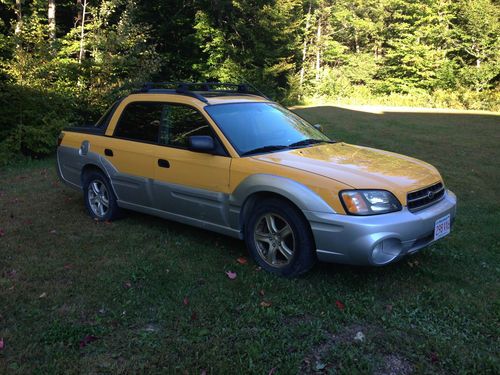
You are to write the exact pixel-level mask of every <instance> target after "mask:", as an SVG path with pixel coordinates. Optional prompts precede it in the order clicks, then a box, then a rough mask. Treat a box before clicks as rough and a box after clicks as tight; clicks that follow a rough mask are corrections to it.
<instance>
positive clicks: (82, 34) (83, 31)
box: [78, 0, 87, 64]
mask: <svg viewBox="0 0 500 375" xmlns="http://www.w3.org/2000/svg"><path fill="white" fill-rule="evenodd" d="M86 9H87V0H83V9H82V31H81V33H80V56H79V57H78V63H79V64H81V63H82V59H83V50H84V48H83V47H84V38H85V10H86Z"/></svg>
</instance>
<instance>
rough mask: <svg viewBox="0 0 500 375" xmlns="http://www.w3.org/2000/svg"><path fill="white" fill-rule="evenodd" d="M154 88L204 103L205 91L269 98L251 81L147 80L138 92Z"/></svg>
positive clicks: (205, 100) (206, 101)
mask: <svg viewBox="0 0 500 375" xmlns="http://www.w3.org/2000/svg"><path fill="white" fill-rule="evenodd" d="M154 89H166V90H169V91H168V92H175V93H177V94H181V95H187V96H191V97H193V98H196V99H198V100H200V101H202V102H204V103H208V100H207V99H206V98H205V97H204V96H203V93H221V94H241V95H257V96H261V97H263V98H265V99H268V100H269V98H268V97H267V96H265V95H264V94H263V93H262V92H260V91H259V90H257V89H256V88H255V87H254V86H252V85H251V84H249V83H239V84H236V83H224V82H146V83H144V84H143V86H142V88H141V89H140V90H138V92H150V91H151V90H154Z"/></svg>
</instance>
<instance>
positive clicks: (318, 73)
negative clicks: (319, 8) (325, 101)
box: [316, 18, 321, 81]
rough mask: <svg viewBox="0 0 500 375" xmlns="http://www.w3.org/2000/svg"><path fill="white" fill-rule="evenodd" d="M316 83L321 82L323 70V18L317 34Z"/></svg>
mask: <svg viewBox="0 0 500 375" xmlns="http://www.w3.org/2000/svg"><path fill="white" fill-rule="evenodd" d="M316 47H317V48H316V81H318V80H319V76H320V69H321V18H319V19H318V32H317V34H316Z"/></svg>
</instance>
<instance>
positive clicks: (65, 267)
mask: <svg viewBox="0 0 500 375" xmlns="http://www.w3.org/2000/svg"><path fill="white" fill-rule="evenodd" d="M64 269H65V270H72V269H73V265H72V264H71V263H68V264H65V265H64Z"/></svg>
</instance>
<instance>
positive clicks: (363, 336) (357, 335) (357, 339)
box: [354, 331, 365, 342]
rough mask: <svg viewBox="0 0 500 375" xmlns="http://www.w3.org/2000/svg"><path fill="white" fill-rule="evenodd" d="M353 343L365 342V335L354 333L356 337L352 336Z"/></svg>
mask: <svg viewBox="0 0 500 375" xmlns="http://www.w3.org/2000/svg"><path fill="white" fill-rule="evenodd" d="M354 341H359V342H363V341H365V335H364V333H363V332H361V331H359V332H357V333H356V336H354Z"/></svg>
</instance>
